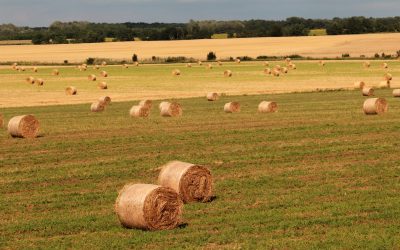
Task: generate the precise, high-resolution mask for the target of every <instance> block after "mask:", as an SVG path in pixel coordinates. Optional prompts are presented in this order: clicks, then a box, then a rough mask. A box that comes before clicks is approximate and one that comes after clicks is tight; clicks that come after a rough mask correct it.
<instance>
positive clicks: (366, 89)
mask: <svg viewBox="0 0 400 250" xmlns="http://www.w3.org/2000/svg"><path fill="white" fill-rule="evenodd" d="M361 92H362V95H363V96H373V95H374V89H373V88H369V87H363V89H362V91H361Z"/></svg>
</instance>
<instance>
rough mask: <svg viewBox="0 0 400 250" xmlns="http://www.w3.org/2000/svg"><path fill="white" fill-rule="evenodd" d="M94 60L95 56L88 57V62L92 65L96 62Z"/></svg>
mask: <svg viewBox="0 0 400 250" xmlns="http://www.w3.org/2000/svg"><path fill="white" fill-rule="evenodd" d="M94 60H95V59H94V58H93V57H89V58H87V59H86V64H88V65H92V64H93V63H94Z"/></svg>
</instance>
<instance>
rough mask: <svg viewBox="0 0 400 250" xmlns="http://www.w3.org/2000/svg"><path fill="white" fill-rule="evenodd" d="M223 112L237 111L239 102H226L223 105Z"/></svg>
mask: <svg viewBox="0 0 400 250" xmlns="http://www.w3.org/2000/svg"><path fill="white" fill-rule="evenodd" d="M224 111H225V113H238V112H240V103H238V102H228V103H226V104H225V105H224Z"/></svg>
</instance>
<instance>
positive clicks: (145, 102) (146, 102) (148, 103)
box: [139, 100, 153, 109]
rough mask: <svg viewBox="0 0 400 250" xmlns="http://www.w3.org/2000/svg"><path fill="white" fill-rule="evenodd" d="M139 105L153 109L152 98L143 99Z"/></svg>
mask: <svg viewBox="0 0 400 250" xmlns="http://www.w3.org/2000/svg"><path fill="white" fill-rule="evenodd" d="M139 105H140V106H143V107H146V108H148V109H151V108H152V107H153V101H152V100H142V101H140V102H139Z"/></svg>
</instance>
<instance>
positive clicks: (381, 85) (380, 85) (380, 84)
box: [379, 81, 390, 89]
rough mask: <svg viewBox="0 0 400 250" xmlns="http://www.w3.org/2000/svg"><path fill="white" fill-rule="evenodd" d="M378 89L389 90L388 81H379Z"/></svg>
mask: <svg viewBox="0 0 400 250" xmlns="http://www.w3.org/2000/svg"><path fill="white" fill-rule="evenodd" d="M379 88H382V89H384V88H390V81H381V82H380V83H379Z"/></svg>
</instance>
